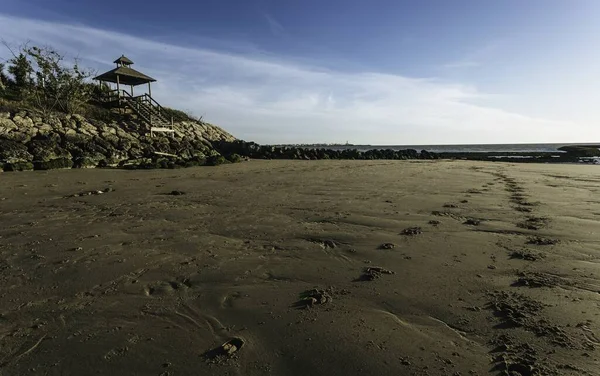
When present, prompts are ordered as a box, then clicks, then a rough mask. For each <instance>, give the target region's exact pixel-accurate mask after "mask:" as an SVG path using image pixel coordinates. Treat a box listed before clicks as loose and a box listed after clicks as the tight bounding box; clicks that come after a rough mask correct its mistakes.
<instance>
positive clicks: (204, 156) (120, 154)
mask: <svg viewBox="0 0 600 376" xmlns="http://www.w3.org/2000/svg"><path fill="white" fill-rule="evenodd" d="M175 126H176V129H177V131H176V132H175V134H174V135H173V136H170V137H167V136H165V135H155V136H154V137H150V136H149V131H150V129H149V127H146V126H141V125H139V123H138V122H137V121H133V120H121V121H119V122H117V121H113V122H109V123H107V122H102V121H98V120H91V119H89V120H88V119H86V118H84V117H83V116H80V115H62V114H54V115H50V116H46V117H42V116H39V115H37V114H35V113H32V112H29V111H19V112H12V113H11V112H0V168H1V169H3V170H4V171H22V170H48V169H55V168H94V167H122V168H136V167H144V166H146V167H149V166H156V167H169V166H171V167H172V166H175V165H182V166H183V165H186V164H206V163H208V164H210V163H211V161H213V160H215V159H218V158H219V157H220V154H219V153H218V152H217V151H216V150H215V149H214V147H213V146H212V143H213V142H219V141H233V140H235V138H234V137H233V136H232V135H231V134H229V133H227V132H225V131H224V130H222V129H221V128H219V127H216V126H214V125H211V124H207V123H201V122H193V121H181V122H178V123H176V124H175Z"/></svg>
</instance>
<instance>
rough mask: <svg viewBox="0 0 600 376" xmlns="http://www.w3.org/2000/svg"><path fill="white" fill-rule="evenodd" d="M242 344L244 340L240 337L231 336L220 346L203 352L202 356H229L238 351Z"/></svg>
mask: <svg viewBox="0 0 600 376" xmlns="http://www.w3.org/2000/svg"><path fill="white" fill-rule="evenodd" d="M244 344H245V341H244V340H243V339H242V338H239V337H236V338H232V339H230V340H229V341H227V342H225V343H224V344H222V345H221V346H219V347H217V348H214V349H212V350H209V351H207V352H205V353H204V354H203V357H204V358H205V359H209V360H218V359H219V358H227V357H231V356H233V355H234V354H235V353H236V352H238V351H240V350H241V349H242V347H243V346H244Z"/></svg>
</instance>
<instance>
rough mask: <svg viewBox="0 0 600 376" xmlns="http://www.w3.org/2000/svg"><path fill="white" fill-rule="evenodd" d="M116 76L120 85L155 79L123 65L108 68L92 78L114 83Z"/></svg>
mask: <svg viewBox="0 0 600 376" xmlns="http://www.w3.org/2000/svg"><path fill="white" fill-rule="evenodd" d="M126 59H127V58H126ZM127 60H129V59H127ZM129 61H131V60H129ZM117 76H119V84H121V85H133V86H137V85H141V84H145V83H148V82H154V81H156V80H155V79H154V78H152V77H150V76H146V75H145V74H143V73H141V72H138V71H136V70H135V69H133V68H129V67H124V66H120V67H117V68H115V69H112V70H109V71H108V72H106V73H102V74H101V75H99V76H97V77H94V80H98V81H105V82H114V83H116V82H117Z"/></svg>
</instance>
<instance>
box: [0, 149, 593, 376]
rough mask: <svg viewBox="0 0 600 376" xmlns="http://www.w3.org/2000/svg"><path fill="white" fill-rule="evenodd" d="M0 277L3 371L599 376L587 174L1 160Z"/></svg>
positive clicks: (381, 164)
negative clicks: (35, 165) (15, 169)
mask: <svg viewBox="0 0 600 376" xmlns="http://www.w3.org/2000/svg"><path fill="white" fill-rule="evenodd" d="M98 191H100V192H101V193H99V192H98ZM88 193H90V194H88ZM0 284H1V286H2V289H1V290H0V375H2V376H13V375H112V376H118V375H163V376H166V375H172V376H174V375H219V376H223V375H332V376H333V375H488V374H492V375H503V374H506V375H599V374H600V371H599V370H600V351H599V350H598V348H599V347H600V317H599V315H600V170H599V169H598V167H597V166H583V165H551V164H519V165H517V164H506V163H486V162H467V161H445V160H432V161H384V160H382V161H286V160H278V161H250V162H245V163H239V164H231V165H224V166H219V167H214V168H211V167H198V168H189V169H178V170H149V171H124V170H110V169H106V170H105V169H90V170H85V169H83V170H81V169H80V170H58V171H47V172H46V171H33V172H22V173H2V174H0ZM223 344H227V345H226V346H222V345H223Z"/></svg>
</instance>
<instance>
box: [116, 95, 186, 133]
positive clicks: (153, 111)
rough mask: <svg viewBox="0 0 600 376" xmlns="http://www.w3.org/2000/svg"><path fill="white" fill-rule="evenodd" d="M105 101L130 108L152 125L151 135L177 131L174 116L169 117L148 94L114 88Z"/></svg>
mask: <svg viewBox="0 0 600 376" xmlns="http://www.w3.org/2000/svg"><path fill="white" fill-rule="evenodd" d="M105 102H110V103H114V104H118V107H120V108H128V109H130V110H131V111H132V112H133V113H134V114H136V115H137V117H138V119H140V120H141V121H143V122H145V123H146V124H147V125H149V126H150V136H154V133H156V132H159V133H175V128H174V126H173V118H171V119H168V118H167V115H166V111H165V110H164V108H163V107H162V106H161V105H160V104H159V103H158V102H157V101H156V100H154V98H152V97H151V96H150V95H148V94H142V95H138V96H132V95H131V94H129V93H128V92H127V91H125V90H113V91H111V92H110V93H109V95H108V96H107V98H106V99H105Z"/></svg>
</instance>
